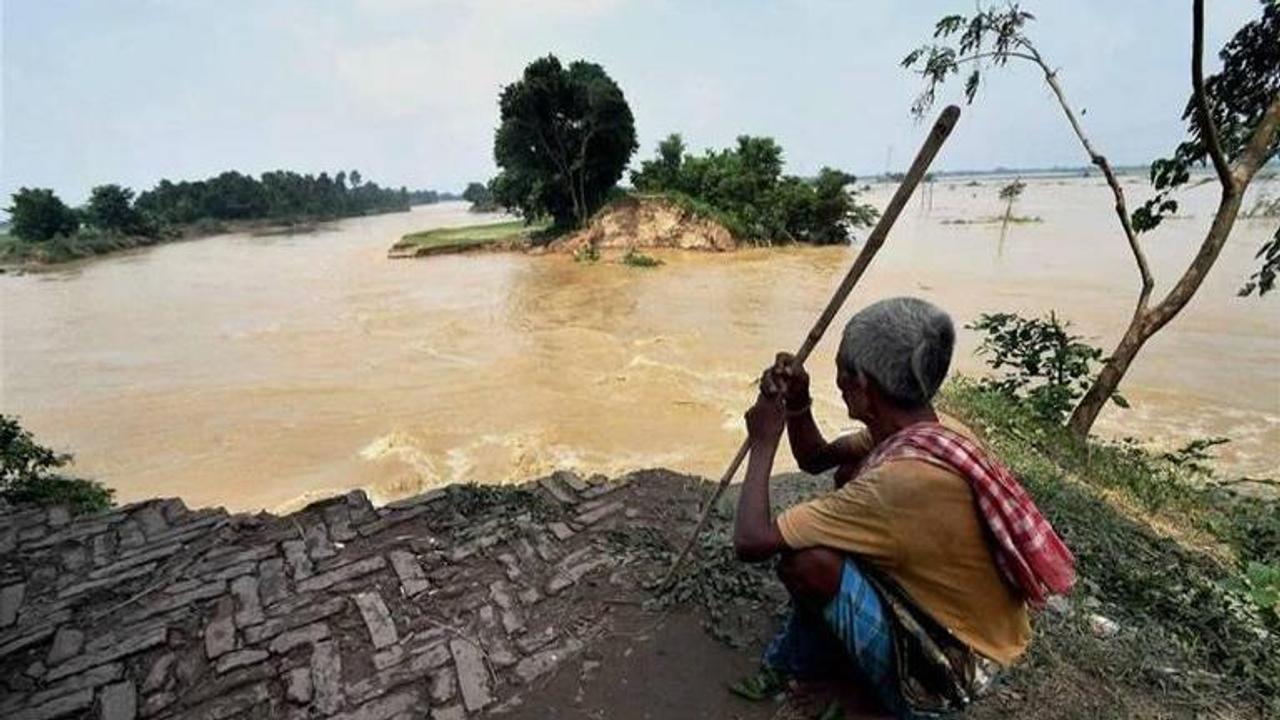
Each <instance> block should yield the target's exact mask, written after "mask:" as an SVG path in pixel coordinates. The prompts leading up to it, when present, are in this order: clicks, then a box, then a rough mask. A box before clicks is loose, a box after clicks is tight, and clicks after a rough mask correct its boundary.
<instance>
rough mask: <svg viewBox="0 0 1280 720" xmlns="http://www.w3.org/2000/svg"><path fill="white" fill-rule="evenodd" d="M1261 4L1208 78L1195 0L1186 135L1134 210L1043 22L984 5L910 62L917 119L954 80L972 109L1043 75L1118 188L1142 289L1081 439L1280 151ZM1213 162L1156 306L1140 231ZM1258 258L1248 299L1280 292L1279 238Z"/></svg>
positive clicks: (1269, 19)
mask: <svg viewBox="0 0 1280 720" xmlns="http://www.w3.org/2000/svg"><path fill="white" fill-rule="evenodd" d="M1261 5H1262V13H1261V16H1260V17H1259V18H1258V19H1256V20H1254V21H1252V22H1250V23H1248V24H1246V25H1245V26H1244V27H1243V28H1241V29H1240V30H1239V31H1238V32H1237V33H1236V34H1235V36H1234V37H1233V38H1232V40H1231V41H1230V42H1229V43H1228V44H1227V46H1226V47H1225V48H1224V49H1223V50H1222V52H1221V53H1220V54H1219V57H1220V58H1221V60H1222V70H1221V71H1220V72H1218V73H1217V74H1216V75H1213V76H1211V77H1209V78H1208V79H1206V78H1205V77H1204V70H1203V57H1202V56H1203V54H1204V0H1193V2H1192V8H1191V30H1192V33H1191V34H1192V42H1191V62H1190V69H1191V78H1190V79H1191V98H1190V100H1188V101H1187V106H1186V110H1185V111H1184V112H1183V119H1184V120H1186V122H1187V133H1188V139H1187V140H1186V141H1185V142H1183V143H1182V144H1180V145H1179V146H1178V148H1177V149H1176V150H1175V151H1174V154H1173V156H1172V157H1170V158H1166V159H1162V160H1158V161H1156V162H1155V163H1153V164H1152V166H1151V181H1152V185H1153V186H1154V189H1155V190H1156V194H1155V196H1154V197H1153V198H1151V200H1149V201H1148V202H1146V203H1144V204H1143V205H1142V206H1141V207H1139V208H1138V210H1137V211H1136V212H1133V213H1130V211H1129V209H1128V208H1129V205H1128V200H1127V198H1126V197H1125V193H1124V189H1123V188H1122V187H1121V185H1120V182H1119V180H1117V179H1116V175H1115V172H1114V171H1113V170H1112V168H1111V164H1110V163H1109V162H1108V161H1107V158H1106V156H1105V155H1103V154H1102V153H1101V152H1099V150H1098V149H1097V147H1096V146H1095V145H1094V143H1093V142H1092V140H1090V138H1089V136H1088V135H1087V134H1086V132H1085V129H1084V126H1083V124H1082V123H1081V120H1080V115H1081V114H1082V113H1077V112H1076V110H1075V109H1074V108H1073V107H1072V105H1071V103H1069V102H1068V101H1067V98H1066V93H1065V91H1064V90H1063V87H1062V83H1061V82H1060V80H1059V78H1058V71H1057V70H1056V69H1055V68H1054V67H1053V66H1052V65H1051V64H1050V63H1049V61H1048V60H1046V59H1045V57H1044V56H1043V55H1042V54H1041V53H1040V51H1039V49H1038V48H1037V47H1036V45H1035V43H1034V42H1033V41H1032V40H1031V38H1030V37H1029V36H1028V35H1027V34H1026V32H1025V30H1026V26H1027V24H1028V23H1029V22H1030V21H1032V20H1033V19H1034V17H1033V16H1032V15H1031V13H1029V12H1025V11H1023V10H1022V9H1021V8H1020V7H1019V6H1018V5H1017V4H1013V3H1010V4H1008V5H1004V6H1002V7H1000V8H981V7H980V8H979V9H978V11H977V12H976V13H975V14H974V15H972V16H962V15H948V16H946V17H944V18H942V19H941V20H939V21H938V23H937V25H936V27H935V29H934V33H933V35H934V40H935V42H934V43H931V44H927V45H924V46H922V47H920V48H918V49H916V50H913V51H912V52H911V53H910V54H909V55H907V57H906V58H905V59H904V60H903V62H902V64H903V65H904V66H906V67H909V68H914V69H916V70H917V71H918V72H919V73H920V74H921V75H922V76H923V77H924V79H925V89H924V91H923V92H922V93H921V95H920V96H919V98H918V99H917V100H916V103H915V105H914V106H913V107H912V111H913V112H915V113H916V114H917V115H919V114H922V113H923V112H924V111H925V110H927V109H928V108H929V107H930V105H932V103H933V100H934V95H935V93H936V91H937V89H938V87H939V86H941V85H942V84H943V83H945V82H946V81H947V80H948V79H950V78H951V77H954V76H959V75H960V74H964V76H965V82H964V92H965V95H966V96H967V98H968V99H969V100H970V101H972V100H973V99H974V97H975V95H976V94H977V91H978V87H979V85H980V83H981V82H982V77H983V72H984V71H985V70H988V69H991V68H998V67H1002V66H1004V65H1007V64H1008V63H1010V62H1022V63H1029V64H1031V65H1032V66H1034V67H1036V68H1038V69H1039V70H1040V71H1041V72H1042V73H1043V75H1044V81H1045V83H1046V84H1047V85H1048V86H1049V89H1050V90H1051V91H1052V93H1053V97H1054V98H1055V100H1056V101H1057V103H1058V105H1059V107H1060V108H1061V109H1062V112H1063V114H1064V115H1065V116H1066V119H1067V121H1068V122H1069V123H1070V125H1071V129H1072V132H1074V134H1075V136H1076V138H1077V139H1078V140H1079V142H1080V145H1081V147H1082V148H1083V149H1084V151H1085V153H1086V154H1087V155H1088V157H1089V160H1090V162H1092V163H1093V164H1094V165H1096V166H1097V167H1098V169H1099V170H1100V171H1101V172H1102V175H1103V177H1104V178H1106V181H1107V185H1108V186H1109V187H1110V188H1111V194H1112V197H1113V200H1114V207H1115V213H1116V218H1117V220H1118V222H1119V225H1120V229H1121V231H1122V232H1123V235H1124V238H1125V241H1126V242H1127V243H1128V246H1129V249H1130V251H1131V253H1132V255H1133V259H1134V263H1135V264H1136V265H1137V269H1138V275H1139V278H1140V280H1141V285H1140V288H1139V291H1138V298H1137V302H1136V304H1135V307H1134V311H1133V315H1132V317H1131V319H1130V321H1129V327H1128V328H1127V329H1126V330H1125V333H1124V336H1123V337H1121V339H1120V342H1119V344H1118V345H1117V346H1116V348H1115V350H1114V351H1113V352H1112V353H1111V355H1110V356H1109V357H1108V358H1107V360H1106V362H1105V363H1104V365H1103V367H1102V370H1101V372H1099V374H1098V377H1097V378H1096V379H1095V380H1094V382H1093V384H1092V385H1091V386H1090V387H1089V390H1088V391H1087V392H1086V393H1085V395H1084V397H1083V398H1082V399H1081V400H1080V403H1079V404H1078V405H1076V407H1075V410H1074V411H1073V412H1072V413H1071V418H1070V420H1069V421H1068V427H1070V428H1071V430H1072V432H1073V433H1074V434H1075V435H1077V436H1078V437H1084V436H1085V435H1087V434H1088V433H1089V429H1090V428H1091V427H1093V423H1094V421H1095V420H1096V419H1097V417H1098V413H1099V412H1101V411H1102V408H1103V406H1104V405H1105V404H1106V402H1107V400H1108V399H1111V398H1113V397H1114V396H1115V393H1116V390H1117V388H1118V387H1119V385H1120V381H1121V379H1123V378H1124V375H1125V373H1126V372H1127V371H1128V369H1129V365H1130V364H1131V363H1132V362H1133V360H1134V358H1135V357H1137V354H1138V351H1139V350H1141V349H1142V347H1143V345H1145V344H1146V342H1147V340H1149V339H1151V337H1152V336H1153V335H1155V334H1156V333H1157V332H1158V331H1159V330H1160V329H1161V328H1163V327H1164V326H1165V325H1167V324H1168V323H1169V321H1171V320H1172V319H1173V318H1174V317H1175V316H1177V314H1178V313H1179V312H1181V311H1182V309H1183V308H1184V307H1186V304H1187V303H1188V302H1189V301H1190V300H1191V298H1192V296H1193V295H1194V294H1195V292H1196V290H1198V289H1199V288H1200V285H1201V283H1202V282H1204V278H1205V276H1206V275H1207V274H1208V273H1209V270H1210V269H1211V268H1212V267H1213V265H1214V263H1215V262H1217V259H1218V255H1219V254H1220V253H1221V252H1222V248H1223V246H1224V245H1225V244H1226V242H1227V237H1228V236H1229V235H1230V234H1231V229H1232V227H1234V225H1235V221H1236V217H1237V216H1238V215H1239V213H1240V204H1241V202H1242V200H1243V198H1244V193H1245V190H1246V189H1247V188H1248V187H1249V183H1250V182H1251V181H1252V180H1253V178H1254V176H1255V175H1256V174H1257V172H1258V170H1259V168H1261V167H1262V166H1263V165H1265V164H1266V163H1267V161H1268V160H1269V159H1271V158H1272V157H1274V156H1275V155H1276V153H1277V151H1278V150H1280V0H1262V3H1261ZM1204 165H1209V166H1210V167H1212V169H1213V174H1214V179H1216V181H1217V184H1218V187H1219V201H1218V206H1217V208H1216V210H1215V211H1214V214H1213V218H1212V220H1211V221H1210V223H1209V226H1208V228H1207V229H1206V230H1205V235H1204V239H1203V240H1202V241H1201V243H1200V247H1199V249H1198V250H1197V252H1196V254H1195V256H1194V257H1193V258H1192V260H1191V262H1190V264H1188V266H1187V267H1186V269H1184V270H1183V272H1182V274H1181V275H1180V276H1179V277H1178V279H1177V280H1176V281H1175V282H1174V283H1173V285H1172V287H1170V288H1169V290H1168V292H1167V293H1166V294H1165V295H1164V296H1163V297H1162V298H1159V299H1156V300H1154V301H1153V299H1152V292H1153V290H1154V289H1155V279H1154V277H1153V276H1152V274H1151V268H1150V265H1149V263H1148V262H1147V257H1146V253H1145V252H1144V250H1143V247H1142V242H1141V238H1140V235H1141V234H1142V233H1144V232H1148V231H1151V230H1154V229H1155V228H1156V227H1158V226H1159V224H1160V220H1161V218H1162V217H1164V216H1165V215H1166V214H1168V213H1172V212H1175V211H1176V210H1177V207H1178V205H1177V200H1176V199H1175V198H1173V197H1171V194H1172V193H1174V192H1175V191H1176V190H1177V189H1178V188H1180V187H1182V186H1183V185H1185V184H1186V183H1187V182H1188V181H1189V180H1190V172H1191V169H1192V168H1194V167H1195V166H1204ZM1258 259H1259V260H1260V263H1261V267H1260V268H1259V269H1258V271H1257V272H1256V273H1255V274H1254V275H1253V277H1252V278H1250V279H1249V280H1248V282H1247V283H1246V284H1245V286H1244V288H1242V291H1241V292H1242V294H1249V293H1252V292H1254V291H1257V292H1258V293H1259V294H1263V293H1266V292H1268V291H1269V290H1271V289H1272V287H1273V286H1274V282H1275V276H1276V273H1277V272H1278V271H1280V230H1278V231H1277V235H1276V237H1274V238H1272V239H1271V240H1269V241H1268V242H1267V243H1266V244H1265V245H1264V246H1263V248H1262V249H1261V250H1260V251H1259V253H1258Z"/></svg>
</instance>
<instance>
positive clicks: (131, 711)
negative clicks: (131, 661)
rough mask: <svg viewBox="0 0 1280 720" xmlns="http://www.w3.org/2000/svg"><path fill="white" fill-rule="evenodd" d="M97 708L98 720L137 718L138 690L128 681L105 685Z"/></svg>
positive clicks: (131, 719)
mask: <svg viewBox="0 0 1280 720" xmlns="http://www.w3.org/2000/svg"><path fill="white" fill-rule="evenodd" d="M98 707H99V711H98V718H99V720H134V718H136V717H137V716H138V690H137V688H135V687H134V685H133V682H131V681H129V680H125V681H124V682H118V683H113V684H111V685H107V686H106V687H104V688H102V694H101V695H100V696H99V698H98Z"/></svg>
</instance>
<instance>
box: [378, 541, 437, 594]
mask: <svg viewBox="0 0 1280 720" xmlns="http://www.w3.org/2000/svg"><path fill="white" fill-rule="evenodd" d="M387 557H388V558H389V559H390V560H391V567H392V568H394V569H395V571H396V576H397V577H399V578H400V587H402V588H403V589H404V594H405V595H407V596H409V597H413V596H415V595H417V594H419V593H422V592H426V591H427V590H429V589H430V588H431V583H429V582H427V576H426V575H425V574H423V572H422V565H420V564H419V563H418V558H417V557H416V556H415V555H414V554H413V553H411V552H408V551H407V550H392V551H391V552H389V553H387Z"/></svg>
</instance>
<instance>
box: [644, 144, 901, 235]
mask: <svg viewBox="0 0 1280 720" xmlns="http://www.w3.org/2000/svg"><path fill="white" fill-rule="evenodd" d="M855 180H856V178H854V176H852V175H850V174H848V173H845V172H841V171H840V170H834V169H832V168H826V167H824V168H822V169H821V170H820V171H819V172H818V175H817V176H816V177H814V178H799V177H795V176H791V175H783V174H782V148H781V147H780V146H779V145H778V144H777V143H776V142H774V140H773V138H768V137H752V136H749V135H743V136H741V137H739V138H738V144H737V145H736V146H735V147H731V148H728V149H725V150H721V151H716V150H708V151H706V153H704V154H703V155H690V154H686V153H685V150H684V142H683V140H681V138H680V136H679V135H671V136H669V137H668V138H667V139H665V140H663V141H662V142H661V143H659V144H658V153H657V157H655V158H654V159H653V160H646V161H644V162H643V163H641V165H640V169H639V170H638V171H635V172H633V173H632V174H631V182H632V184H633V185H635V187H636V189H637V190H639V191H641V192H649V193H662V194H664V195H667V196H670V197H672V198H674V199H676V201H677V202H679V203H681V204H682V205H684V206H685V207H687V208H688V209H690V210H693V211H695V212H698V213H700V214H702V215H705V216H709V217H711V218H712V219H714V220H716V221H718V222H720V223H721V224H722V225H724V226H725V228H726V229H728V230H729V232H730V233H732V234H733V235H734V237H736V238H738V239H739V240H745V241H748V242H757V243H762V244H769V243H772V242H775V241H778V240H784V241H789V242H806V243H813V244H815V245H832V244H843V243H847V242H849V240H850V231H851V230H852V229H853V228H856V227H863V226H868V225H870V224H871V223H872V222H874V220H875V218H876V214H877V213H876V211H875V209H874V208H873V207H871V206H870V205H864V204H861V203H859V202H857V200H856V195H857V190H856V189H850V188H851V186H852V185H853V184H854V182H855Z"/></svg>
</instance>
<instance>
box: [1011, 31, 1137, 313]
mask: <svg viewBox="0 0 1280 720" xmlns="http://www.w3.org/2000/svg"><path fill="white" fill-rule="evenodd" d="M1033 61H1034V62H1035V63H1036V64H1037V65H1039V66H1040V69H1041V70H1043V71H1044V81H1045V82H1046V83H1048V84H1049V89H1051V90H1053V94H1054V97H1056V98H1057V99H1058V105H1060V106H1061V107H1062V112H1063V113H1065V114H1066V116H1067V120H1068V121H1069V122H1070V123H1071V129H1072V130H1073V131H1075V134H1076V137H1077V138H1079V140H1080V144H1081V145H1083V146H1084V151H1085V152H1086V153H1088V155H1089V161H1090V162H1092V163H1093V164H1094V165H1097V166H1098V169H1099V170H1101V171H1102V176H1103V177H1104V178H1106V180H1107V185H1108V186H1110V188H1111V194H1112V195H1113V196H1114V197H1115V209H1116V217H1117V218H1119V220H1120V227H1121V228H1123V229H1124V237H1125V239H1126V240H1127V241H1128V242H1129V250H1130V251H1131V252H1132V253H1133V261H1134V262H1135V263H1137V265H1138V274H1139V275H1141V276H1142V289H1141V290H1140V291H1139V292H1138V304H1137V306H1136V307H1135V308H1134V311H1133V312H1134V315H1138V314H1140V313H1142V312H1145V311H1146V308H1147V301H1148V300H1149V299H1150V298H1151V291H1152V289H1153V288H1155V284H1156V282H1155V279H1154V278H1153V277H1152V276H1151V266H1150V264H1148V263H1147V255H1146V253H1145V252H1143V250H1142V245H1141V244H1140V243H1139V242H1138V233H1137V232H1136V231H1135V230H1134V229H1133V223H1132V222H1130V220H1129V208H1128V207H1127V205H1126V203H1125V199H1124V190H1123V189H1122V188H1121V187H1120V181H1119V180H1118V179H1116V174H1115V171H1114V170H1112V169H1111V163H1110V162H1108V161H1107V158H1106V157H1105V156H1103V155H1102V153H1100V152H1098V151H1097V150H1095V149H1094V147H1093V143H1091V142H1089V137H1088V136H1087V135H1085V134H1084V128H1083V127H1081V126H1080V120H1079V119H1077V118H1076V114H1075V111H1073V110H1072V109H1071V105H1070V104H1068V103H1067V96H1066V95H1065V94H1064V93H1063V92H1062V86H1061V85H1059V84H1058V73H1057V71H1055V70H1053V69H1052V68H1050V67H1049V66H1048V64H1046V63H1045V62H1044V60H1043V59H1041V58H1040V57H1039V55H1037V56H1036V57H1034V58H1033Z"/></svg>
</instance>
